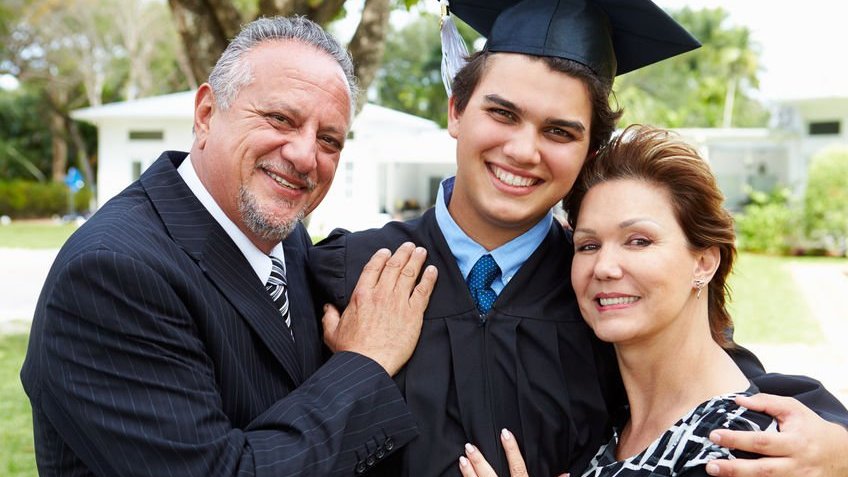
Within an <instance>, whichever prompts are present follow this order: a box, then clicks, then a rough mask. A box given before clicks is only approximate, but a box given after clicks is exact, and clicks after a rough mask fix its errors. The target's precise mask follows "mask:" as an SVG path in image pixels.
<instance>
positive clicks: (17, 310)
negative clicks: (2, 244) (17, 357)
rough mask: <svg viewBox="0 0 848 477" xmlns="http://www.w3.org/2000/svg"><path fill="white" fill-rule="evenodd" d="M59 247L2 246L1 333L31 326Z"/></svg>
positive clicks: (0, 261) (0, 254)
mask: <svg viewBox="0 0 848 477" xmlns="http://www.w3.org/2000/svg"><path fill="white" fill-rule="evenodd" d="M57 252H58V250H28V249H17V248H0V333H9V332H19V331H27V330H29V323H30V321H31V320H32V314H33V313H34V312H35V304H36V302H37V301H38V294H39V293H40V292H41V287H42V285H44V279H45V278H47V271H48V270H50V265H52V264H53V260H54V259H55V258H56V253H57Z"/></svg>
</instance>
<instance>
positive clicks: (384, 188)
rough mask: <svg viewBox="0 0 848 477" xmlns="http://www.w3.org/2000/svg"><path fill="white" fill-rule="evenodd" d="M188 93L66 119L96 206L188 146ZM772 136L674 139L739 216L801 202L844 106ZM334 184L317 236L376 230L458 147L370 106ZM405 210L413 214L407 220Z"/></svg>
mask: <svg viewBox="0 0 848 477" xmlns="http://www.w3.org/2000/svg"><path fill="white" fill-rule="evenodd" d="M193 106H194V93H193V92H191V91H189V92H183V93H175V94H169V95H164V96H158V97H153V98H145V99H140V100H136V101H128V102H122V103H112V104H107V105H104V106H100V107H96V108H86V109H80V110H77V111H75V112H73V113H72V116H73V117H74V118H75V119H78V120H82V121H87V122H90V123H93V124H95V125H96V126H97V127H98V139H99V143H98V144H99V146H98V158H99V169H98V173H97V180H98V190H99V197H98V200H99V203H101V204H102V203H103V202H105V201H106V200H108V199H109V198H111V197H112V196H114V195H115V194H117V193H118V192H120V191H121V190H122V189H123V188H124V187H126V186H127V185H128V184H130V182H132V181H133V180H135V179H137V178H138V176H139V175H140V174H141V172H142V171H144V169H146V168H147V167H148V166H149V165H150V164H151V163H152V162H153V161H154V160H155V159H156V158H157V157H158V156H159V154H160V153H161V152H162V151H164V150H166V149H176V150H188V149H189V148H190V147H191V142H192V133H191V125H192V115H193V109H194V107H193ZM773 118H774V119H773V125H772V126H771V127H769V128H727V129H723V128H705V129H679V130H678V131H677V132H678V133H680V134H681V135H682V136H683V137H684V138H685V139H686V140H688V141H689V142H691V143H692V144H693V145H694V146H696V147H697V148H699V150H700V151H701V152H702V154H703V155H704V156H705V157H706V158H707V159H709V161H710V164H711V165H712V168H713V170H714V172H715V174H716V176H717V178H718V181H719V185H720V186H721V188H722V190H723V191H724V193H725V195H726V196H727V205H728V207H729V208H731V209H738V208H739V207H740V206H741V205H742V203H743V202H744V200H745V198H746V188H747V186H751V187H754V188H756V189H759V190H764V191H768V190H771V189H772V188H773V187H774V186H776V185H784V186H787V187H790V188H791V189H792V190H793V191H795V193H796V194H800V193H802V192H803V188H804V185H805V183H806V177H807V168H808V165H809V163H810V159H811V158H812V156H813V155H815V154H816V153H817V152H818V151H819V150H821V149H822V148H823V147H826V146H828V145H830V144H833V143H841V144H848V130H846V129H847V128H846V127H845V125H846V124H848V96H845V97H827V98H805V99H792V100H785V101H782V102H780V103H779V104H778V106H777V110H776V113H775V114H774V115H773ZM350 134H351V136H350V138H349V139H348V141H347V143H346V146H345V149H344V152H343V153H342V156H341V159H340V162H339V168H338V171H337V172H336V178H335V182H334V184H333V186H332V187H331V188H330V192H329V193H328V194H327V197H326V198H325V199H324V201H323V202H322V203H321V205H320V206H319V207H318V208H317V209H316V210H315V212H313V213H312V215H311V216H310V220H309V229H310V233H312V234H313V236H323V235H326V233H327V232H329V231H330V230H331V229H332V228H334V227H345V228H348V229H351V230H359V229H362V228H367V227H372V226H379V225H381V224H382V223H384V222H385V221H387V220H389V219H390V218H392V217H404V216H406V215H407V213H412V214H414V213H415V211H416V210H423V209H426V208H427V207H429V206H430V205H432V204H433V203H434V201H435V196H436V190H437V186H438V183H439V181H440V180H441V179H442V178H443V177H445V176H448V175H452V174H453V173H454V170H455V162H454V156H455V142H454V140H453V139H451V137H450V136H449V135H448V133H447V132H446V131H445V130H443V129H440V128H439V127H438V125H437V124H435V123H434V122H432V121H429V120H426V119H422V118H419V117H416V116H412V115H409V114H406V113H402V112H399V111H393V110H390V109H387V108H384V107H381V106H377V105H374V104H368V105H366V106H365V108H364V109H363V111H362V112H361V113H360V114H359V116H357V118H356V120H355V121H354V123H353V128H352V130H351V133H350ZM407 209H410V210H407Z"/></svg>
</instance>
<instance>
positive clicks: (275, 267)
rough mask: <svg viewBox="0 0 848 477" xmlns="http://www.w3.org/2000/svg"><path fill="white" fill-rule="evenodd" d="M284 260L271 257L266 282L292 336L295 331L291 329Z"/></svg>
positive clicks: (267, 288)
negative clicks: (269, 270)
mask: <svg viewBox="0 0 848 477" xmlns="http://www.w3.org/2000/svg"><path fill="white" fill-rule="evenodd" d="M284 270H285V265H283V261H282V260H280V259H279V258H277V257H271V276H270V277H268V283H266V284H265V289H266V290H268V293H269V294H270V295H271V299H272V300H274V304H275V305H277V309H278V310H280V314H281V315H282V316H283V319H284V320H285V322H286V327H287V328H288V329H289V333H291V335H292V338H294V332H293V331H292V329H291V315H290V314H289V296H288V286H287V285H286V272H285V271H284Z"/></svg>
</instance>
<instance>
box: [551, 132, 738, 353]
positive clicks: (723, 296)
mask: <svg viewBox="0 0 848 477" xmlns="http://www.w3.org/2000/svg"><path fill="white" fill-rule="evenodd" d="M616 179H637V180H642V181H645V182H648V183H650V184H654V185H656V186H659V187H662V188H663V189H665V190H666V191H668V193H669V197H670V198H671V202H672V208H673V209H674V215H675V217H676V218H677V222H678V224H680V227H681V228H682V229H683V233H684V235H685V236H686V239H687V240H688V242H689V246H690V247H691V248H692V249H694V250H705V249H707V248H710V247H716V248H717V249H718V250H719V253H720V256H721V263H720V264H719V266H718V269H717V270H716V273H715V275H714V276H713V278H712V280H710V283H709V288H708V290H709V294H708V295H709V303H708V309H709V321H710V331H711V333H712V337H713V339H714V340H715V341H716V343H718V344H719V345H721V346H722V347H724V348H731V347H733V346H734V344H733V341H732V340H731V339H730V338H729V337H728V331H730V330H731V328H732V326H733V321H732V320H731V318H730V314H729V313H728V312H727V308H726V301H727V299H728V298H729V296H730V289H729V287H728V285H727V279H728V277H729V275H730V271H731V269H732V267H733V261H734V259H735V258H736V245H735V240H736V235H735V233H734V230H733V217H732V216H731V215H730V213H729V212H728V211H727V210H726V209H725V208H724V195H723V194H722V193H721V190H720V189H719V187H718V184H717V183H716V179H715V176H714V175H713V173H712V171H711V170H710V167H709V164H708V163H707V162H706V161H705V160H704V159H703V158H701V155H700V154H699V153H698V151H697V150H696V149H695V148H694V147H692V146H690V145H689V144H687V143H686V142H684V141H683V140H682V139H680V138H679V137H678V136H677V135H675V134H673V133H671V132H669V131H666V130H663V129H657V128H654V127H650V126H642V125H633V126H629V127H628V128H627V129H625V130H624V131H622V132H621V133H620V134H618V135H617V136H616V137H614V138H613V139H612V140H611V141H610V142H609V143H608V144H607V145H606V146H604V147H603V148H601V150H600V151H599V152H598V154H596V155H594V156H592V157H590V158H589V159H587V161H586V163H585V164H584V166H583V169H582V170H581V172H580V175H579V176H578V178H577V181H576V183H575V184H574V187H573V188H572V189H571V192H569V194H568V195H567V196H566V197H565V199H564V200H563V208H564V209H565V211H566V212H567V213H568V223H569V224H570V225H571V227H572V228H573V227H574V226H575V224H576V223H577V218H578V216H579V214H580V205H581V203H582V202H583V198H584V197H585V196H586V193H587V192H588V191H589V189H591V188H592V187H594V186H596V185H598V184H600V183H603V182H606V181H611V180H616Z"/></svg>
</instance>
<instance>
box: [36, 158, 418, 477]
mask: <svg viewBox="0 0 848 477" xmlns="http://www.w3.org/2000/svg"><path fill="white" fill-rule="evenodd" d="M185 156H186V154H185V153H177V152H166V153H165V154H163V155H162V157H160V158H159V160H158V161H156V163H154V164H153V166H151V167H150V169H149V170H148V171H147V172H145V174H144V175H143V176H142V177H141V179H140V180H139V181H138V182H136V183H134V184H133V185H131V186H130V187H128V188H127V189H126V190H124V191H123V192H122V193H121V194H120V195H119V196H117V197H116V198H114V199H113V200H111V201H109V203H107V204H106V205H105V206H104V207H102V208H101V210H100V211H98V212H97V214H95V215H94V217H92V219H91V220H89V221H88V222H87V223H86V224H85V225H84V226H82V227H81V228H80V229H79V230H78V231H77V232H76V233H75V234H74V235H73V236H72V237H71V238H70V239H69V240H68V242H67V243H66V245H65V246H64V247H63V248H62V250H61V251H60V252H59V255H58V256H57V258H56V261H55V263H54V264H53V267H52V269H51V270H50V273H49V275H48V278H47V281H46V282H45V284H44V288H43V290H42V292H41V296H40V298H39V301H38V305H37V309H36V312H35V317H34V321H33V325H32V333H31V336H30V343H29V349H28V351H27V356H26V361H25V363H24V367H23V369H22V371H21V380H22V382H23V384H24V388H25V390H26V392H27V394H28V395H29V397H30V401H31V402H32V408H33V425H34V433H35V447H36V459H37V462H38V468H39V472H40V473H41V475H48V476H49V475H75V476H76V475H101V476H131V475H132V476H135V475H138V476H156V477H165V476H192V475H197V476H204V477H206V476H229V475H245V476H248V475H257V476H258V475H274V476H282V475H348V474H354V472H355V470H356V468H357V464H360V463H361V462H362V461H363V460H365V459H367V458H368V456H371V458H378V457H383V456H385V455H388V454H390V453H391V452H392V451H393V450H395V449H397V448H399V447H401V446H403V445H404V444H405V443H407V442H408V441H409V440H410V439H412V438H413V437H414V436H415V435H416V434H417V430H416V427H415V424H414V422H413V420H412V417H411V416H410V414H409V412H408V410H407V408H406V405H405V403H404V402H403V399H402V397H401V395H400V393H399V391H398V389H397V387H396V385H395V384H394V382H393V381H392V380H391V378H390V377H389V376H388V375H387V374H386V372H385V371H384V370H383V369H382V368H381V367H380V366H379V365H377V364H376V363H375V362H374V361H372V360H370V359H368V358H365V357H364V356H361V355H358V354H355V353H340V354H337V355H335V356H333V357H332V358H330V359H329V360H328V361H327V362H326V363H324V364H323V365H322V351H321V344H320V343H321V341H320V332H319V326H318V322H317V319H316V315H315V309H314V306H313V302H312V299H311V297H310V293H309V287H308V284H307V278H306V273H305V259H306V254H307V250H308V247H309V246H310V242H309V238H308V236H307V235H306V232H305V230H304V228H303V227H302V226H301V227H299V228H298V229H297V230H296V231H295V232H294V233H292V234H291V236H290V237H289V238H287V239H286V241H285V242H284V247H285V252H286V253H285V256H286V268H287V272H288V281H289V286H290V288H289V299H290V303H291V312H292V317H293V324H292V326H293V327H294V335H295V336H296V337H297V340H296V341H295V342H292V340H291V338H290V337H289V336H288V332H287V330H286V329H285V325H284V324H283V322H282V319H281V317H280V315H279V312H278V311H277V309H276V308H275V307H274V305H273V302H272V301H271V299H270V297H269V296H268V294H267V293H266V292H265V288H264V286H263V284H262V283H260V280H258V279H257V278H256V274H255V273H254V272H253V269H252V268H250V265H249V264H248V262H247V260H246V259H245V258H244V256H243V255H242V254H241V252H240V251H239V250H238V248H237V247H236V245H235V244H234V243H233V242H232V240H230V238H229V237H228V236H227V234H226V232H224V230H223V229H222V228H221V227H220V226H219V225H218V223H217V222H215V220H214V219H213V218H212V216H211V215H210V214H209V213H208V212H207V211H206V210H205V209H204V208H203V206H202V205H201V204H200V202H199V201H198V200H197V199H196V198H195V197H194V195H193V194H192V193H191V191H190V190H189V189H188V187H187V186H186V185H185V183H184V182H183V180H182V178H181V177H180V176H179V174H178V173H177V171H176V167H177V166H178V165H179V163H180V162H182V160H183V159H184V158H185ZM360 465H361V464H360Z"/></svg>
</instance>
